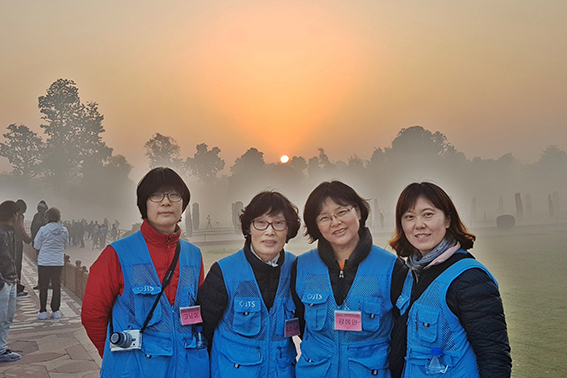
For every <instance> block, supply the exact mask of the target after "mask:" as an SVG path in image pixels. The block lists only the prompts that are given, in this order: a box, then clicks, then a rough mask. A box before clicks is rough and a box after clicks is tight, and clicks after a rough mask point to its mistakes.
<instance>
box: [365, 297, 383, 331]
mask: <svg viewBox="0 0 567 378" xmlns="http://www.w3.org/2000/svg"><path fill="white" fill-rule="evenodd" d="M361 307H362V309H361V310H362V329H363V330H365V331H377V330H378V329H379V328H380V318H381V315H382V301H380V299H379V298H376V301H372V302H370V301H365V302H362V306H361Z"/></svg>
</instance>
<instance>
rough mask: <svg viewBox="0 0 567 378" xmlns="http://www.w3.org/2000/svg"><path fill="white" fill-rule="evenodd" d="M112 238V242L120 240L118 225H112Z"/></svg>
mask: <svg viewBox="0 0 567 378" xmlns="http://www.w3.org/2000/svg"><path fill="white" fill-rule="evenodd" d="M110 238H111V239H112V241H115V240H116V239H118V227H117V226H116V223H113V224H112V228H111V229H110Z"/></svg>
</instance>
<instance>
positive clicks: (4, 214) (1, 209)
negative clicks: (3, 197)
mask: <svg viewBox="0 0 567 378" xmlns="http://www.w3.org/2000/svg"><path fill="white" fill-rule="evenodd" d="M19 212H20V207H19V206H18V204H17V203H15V202H14V201H10V200H8V201H4V202H2V203H1V204H0V222H9V221H10V220H11V219H12V217H13V216H14V215H16V214H18V213H19Z"/></svg>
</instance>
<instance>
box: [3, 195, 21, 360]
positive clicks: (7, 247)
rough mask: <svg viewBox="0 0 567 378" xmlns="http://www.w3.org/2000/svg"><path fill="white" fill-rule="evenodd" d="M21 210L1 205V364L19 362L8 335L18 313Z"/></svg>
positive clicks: (12, 205) (15, 206) (5, 204)
mask: <svg viewBox="0 0 567 378" xmlns="http://www.w3.org/2000/svg"><path fill="white" fill-rule="evenodd" d="M19 211H20V208H19V207H18V205H17V204H16V203H15V202H14V201H4V202H2V203H1V204H0V363H1V362H12V361H17V360H19V359H20V358H21V356H20V355H19V354H18V353H15V352H12V351H11V350H10V349H8V344H7V343H8V333H9V332H10V326H11V325H12V321H13V320H14V312H15V311H16V291H17V288H16V286H17V283H18V273H17V272H16V265H15V264H14V258H15V254H16V245H15V236H14V233H15V230H14V225H15V224H16V222H17V221H18V213H19Z"/></svg>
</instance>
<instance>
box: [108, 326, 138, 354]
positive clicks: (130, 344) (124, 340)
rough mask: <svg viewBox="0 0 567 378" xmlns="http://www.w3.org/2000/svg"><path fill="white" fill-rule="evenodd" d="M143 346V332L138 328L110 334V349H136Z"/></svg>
mask: <svg viewBox="0 0 567 378" xmlns="http://www.w3.org/2000/svg"><path fill="white" fill-rule="evenodd" d="M141 348H142V334H141V333H140V331H139V330H137V329H129V330H125V331H122V332H113V333H111V334H110V350H111V351H112V352H121V351H124V350H135V349H141Z"/></svg>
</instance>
